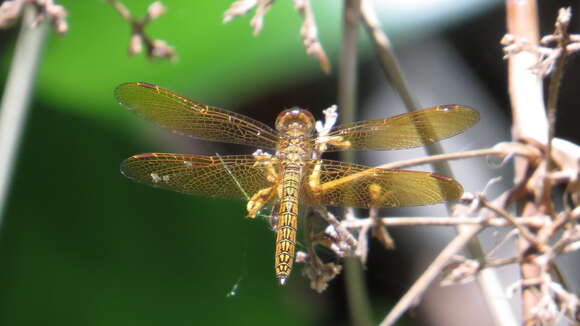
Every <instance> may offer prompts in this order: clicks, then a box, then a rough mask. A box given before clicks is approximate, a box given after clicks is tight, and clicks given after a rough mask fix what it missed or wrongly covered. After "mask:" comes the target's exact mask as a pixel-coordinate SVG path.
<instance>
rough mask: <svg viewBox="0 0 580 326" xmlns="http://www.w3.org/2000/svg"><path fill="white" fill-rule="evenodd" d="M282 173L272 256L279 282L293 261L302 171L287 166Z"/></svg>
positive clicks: (285, 275)
mask: <svg viewBox="0 0 580 326" xmlns="http://www.w3.org/2000/svg"><path fill="white" fill-rule="evenodd" d="M283 174H284V175H283V177H282V191H281V197H280V208H279V209H278V224H277V225H276V252H275V258H274V262H275V265H274V269H275V271H276V278H278V281H279V282H280V284H284V283H285V282H286V279H287V278H288V276H290V272H291V271H292V263H294V249H295V247H296V230H297V227H298V189H299V186H300V182H301V179H302V171H301V168H300V167H298V166H287V167H285V169H284V171H283Z"/></svg>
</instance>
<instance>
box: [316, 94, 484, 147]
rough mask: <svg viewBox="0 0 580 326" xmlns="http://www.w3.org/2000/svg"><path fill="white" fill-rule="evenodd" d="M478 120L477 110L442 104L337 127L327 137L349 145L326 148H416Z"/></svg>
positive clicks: (459, 130) (469, 125)
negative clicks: (334, 137) (336, 138)
mask: <svg viewBox="0 0 580 326" xmlns="http://www.w3.org/2000/svg"><path fill="white" fill-rule="evenodd" d="M477 121H479V113H478V112H477V111H475V110H473V109H471V108H469V107H466V106H461V105H441V106H436V107H433V108H429V109H424V110H420V111H415V112H410V113H404V114H401V115H397V116H394V117H391V118H387V119H380V120H369V121H362V122H355V123H349V124H345V125H340V126H337V127H336V128H335V129H333V130H331V131H330V133H329V135H328V136H329V137H333V136H339V137H340V138H341V139H340V140H341V141H343V142H349V143H350V146H348V147H344V146H333V145H332V144H329V145H328V149H327V150H328V151H341V150H365V149H371V150H391V149H403V148H411V147H419V146H422V145H424V144H431V143H434V142H436V141H438V140H441V139H445V138H448V137H452V136H455V135H457V134H459V133H461V132H463V131H464V130H465V129H467V128H469V127H471V126H472V125H474V124H475V123H476V122H477Z"/></svg>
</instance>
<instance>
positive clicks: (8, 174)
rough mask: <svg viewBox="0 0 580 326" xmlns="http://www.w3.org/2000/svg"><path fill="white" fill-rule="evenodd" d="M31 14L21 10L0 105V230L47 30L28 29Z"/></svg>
mask: <svg viewBox="0 0 580 326" xmlns="http://www.w3.org/2000/svg"><path fill="white" fill-rule="evenodd" d="M35 14H36V13H35V9H34V8H33V7H32V6H29V7H28V8H26V9H25V11H24V19H23V22H22V26H21V28H20V33H19V35H18V39H17V41H16V47H15V49H14V58H13V60H12V65H11V66H10V71H9V73H8V78H7V80H6V86H5V88H4V95H3V97H2V102H1V103H0V227H1V226H2V220H3V215H4V210H5V206H6V202H7V199H8V194H9V190H10V182H11V179H12V175H13V172H14V163H15V162H16V157H17V154H18V147H19V145H20V142H21V138H22V134H23V129H24V122H25V121H26V116H27V114H28V108H29V104H30V100H31V97H32V91H33V88H34V81H35V77H36V72H37V69H38V64H39V61H40V56H41V54H42V50H43V45H44V40H45V36H46V31H47V26H46V25H47V24H46V23H41V24H40V25H39V26H37V27H31V25H32V23H33V21H34V18H35Z"/></svg>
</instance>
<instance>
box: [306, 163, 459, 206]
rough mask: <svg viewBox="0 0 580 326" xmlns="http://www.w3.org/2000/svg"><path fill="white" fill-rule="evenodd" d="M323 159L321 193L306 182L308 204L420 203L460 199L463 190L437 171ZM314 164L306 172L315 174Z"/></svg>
mask: <svg viewBox="0 0 580 326" xmlns="http://www.w3.org/2000/svg"><path fill="white" fill-rule="evenodd" d="M320 162H321V174H320V185H321V188H320V190H321V191H320V196H316V195H315V194H313V193H312V192H311V191H310V188H309V187H308V185H307V183H305V184H304V185H303V193H304V194H306V195H304V196H303V197H304V198H303V201H304V202H305V203H306V204H310V205H316V204H319V205H328V206H353V207H364V208H370V207H401V206H421V205H431V204H437V203H441V202H445V201H448V200H453V199H458V198H459V197H460V196H461V194H462V193H463V188H462V187H461V185H460V184H459V183H458V182H457V181H455V180H453V179H451V178H447V177H443V176H440V175H437V174H434V173H429V172H420V171H405V170H386V169H379V168H370V167H367V166H363V165H356V164H350V163H345V162H339V161H330V160H321V161H320ZM314 164H315V163H314V162H311V163H310V164H309V167H308V168H307V170H306V173H307V174H306V175H310V173H312V168H313V166H314Z"/></svg>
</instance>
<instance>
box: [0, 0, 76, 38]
mask: <svg viewBox="0 0 580 326" xmlns="http://www.w3.org/2000/svg"><path fill="white" fill-rule="evenodd" d="M26 5H30V6H33V7H34V8H35V9H36V13H35V15H36V16H35V19H34V21H33V26H37V25H38V24H40V23H42V22H43V21H44V20H46V19H49V20H50V22H51V23H52V26H54V28H55V30H56V31H57V32H58V33H59V34H64V33H66V32H67V31H68V24H67V21H66V16H67V12H66V10H65V9H64V7H62V6H60V5H56V4H54V2H53V1H52V0H8V1H6V2H4V3H2V5H0V28H8V27H10V26H12V25H14V24H15V23H16V22H17V21H18V19H19V18H20V16H22V13H23V9H24V8H25V7H26Z"/></svg>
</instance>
